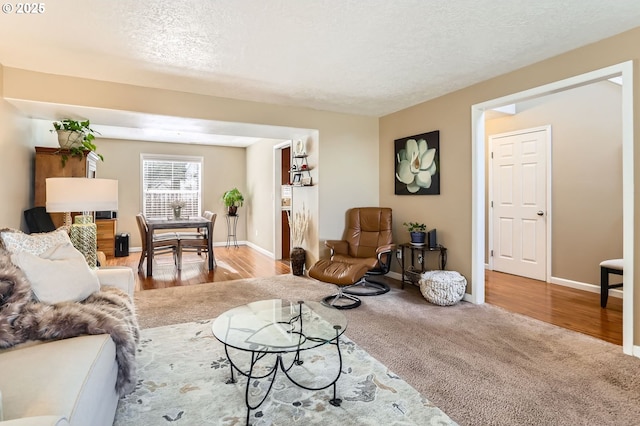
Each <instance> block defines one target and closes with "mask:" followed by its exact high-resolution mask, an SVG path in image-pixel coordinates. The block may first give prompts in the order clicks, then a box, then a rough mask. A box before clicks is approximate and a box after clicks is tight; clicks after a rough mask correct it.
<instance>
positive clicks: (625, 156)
mask: <svg viewBox="0 0 640 426" xmlns="http://www.w3.org/2000/svg"><path fill="white" fill-rule="evenodd" d="M617 76H622V212H623V219H622V228H623V243H622V245H623V268H624V272H625V273H624V275H623V284H624V287H623V301H622V351H623V352H624V353H625V354H627V355H634V353H633V352H634V345H633V337H634V330H633V328H634V321H633V319H634V311H633V308H634V300H633V294H634V291H633V290H634V289H633V284H634V281H633V277H634V250H633V243H634V240H635V229H634V217H635V214H634V213H635V208H634V202H635V200H634V170H633V165H634V155H633V137H634V134H633V126H634V123H633V61H626V62H623V63H619V64H615V65H611V66H609V67H605V68H601V69H598V70H595V71H591V72H588V73H584V74H580V75H578V76H574V77H570V78H567V79H564V80H560V81H556V82H553V83H549V84H545V85H543V86H539V87H535V88H533V89H528V90H524V91H521V92H517V93H513V94H510V95H507V96H503V97H500V98H496V99H492V100H488V101H485V102H481V103H478V104H474V105H472V106H471V169H472V170H471V173H472V181H471V182H472V183H471V186H472V189H471V198H472V200H471V202H472V207H471V291H472V294H471V295H470V297H468V300H470V301H471V302H473V303H477V304H481V303H484V300H485V297H484V296H485V280H484V250H485V152H486V148H485V127H484V120H485V111H487V110H489V109H492V108H497V107H501V106H505V105H509V104H512V103H517V102H522V101H525V100H529V99H533V98H538V97H542V96H546V95H550V94H553V93H557V92H562V91H565V90H569V89H572V88H575V87H580V86H584V85H587V84H591V83H595V82H597V81H602V80H606V79H609V78H611V77H617ZM637 352H638V353H636V354H635V355H636V356H638V357H640V347H639V349H638V351H637Z"/></svg>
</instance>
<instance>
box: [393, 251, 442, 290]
mask: <svg viewBox="0 0 640 426" xmlns="http://www.w3.org/2000/svg"><path fill="white" fill-rule="evenodd" d="M400 249H401V250H402V288H404V283H405V281H406V277H407V272H408V271H410V272H416V269H415V253H416V252H418V253H419V256H418V262H419V263H420V271H419V272H420V273H422V272H424V271H425V269H424V258H425V255H426V254H427V253H432V252H438V255H439V261H440V269H443V270H444V268H445V266H447V248H446V247H444V246H442V245H438V246H436V247H429V246H427V245H416V244H411V243H404V244H400ZM405 251H408V252H409V253H410V256H411V266H410V267H409V266H407V267H405V259H406V258H407V256H406V255H405ZM409 268H411V269H409Z"/></svg>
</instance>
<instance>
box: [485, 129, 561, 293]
mask: <svg viewBox="0 0 640 426" xmlns="http://www.w3.org/2000/svg"><path fill="white" fill-rule="evenodd" d="M537 132H545V133H546V136H547V139H546V145H545V147H544V152H545V156H546V159H545V168H546V173H545V192H546V196H545V198H546V199H545V214H544V216H545V233H546V238H545V240H546V241H545V248H544V249H545V271H544V273H545V277H544V280H545V282H550V280H551V227H552V218H551V212H552V208H551V200H552V198H551V186H552V185H551V183H552V182H553V176H552V174H551V172H552V167H551V165H552V164H551V161H552V158H551V153H552V151H551V145H552V143H551V137H552V134H551V125H550V124H547V125H545V126H538V127H531V128H528V129H520V130H514V131H512V132H506V133H496V134H495V135H488V136H487V141H488V149H487V151H486V154H485V158H486V157H489V158H488V160H489V161H488V163H489V173H488V175H489V182H488V186H487V188H488V189H489V197H488V198H489V202H491V201H493V180H494V179H495V177H494V175H493V158H491V156H489V153H490V152H491V142H492V141H491V139H492V138H498V137H508V136H515V135H521V134H524V133H537ZM487 211H488V212H489V220H488V225H489V226H488V230H487V232H488V234H489V235H488V244H487V248H488V250H489V253H491V250H493V249H494V248H493V244H494V238H493V219H494V218H493V212H494V210H493V206H491V204H490V205H489V208H488V209H487ZM485 254H486V253H485ZM487 259H488V260H489V261H488V266H489V270H491V271H493V256H491V255H489V256H487Z"/></svg>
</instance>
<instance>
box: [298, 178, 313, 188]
mask: <svg viewBox="0 0 640 426" xmlns="http://www.w3.org/2000/svg"><path fill="white" fill-rule="evenodd" d="M300 183H301V184H302V186H311V176H306V177H303V178H302V180H301V181H300Z"/></svg>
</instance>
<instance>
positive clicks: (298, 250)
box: [291, 247, 307, 276]
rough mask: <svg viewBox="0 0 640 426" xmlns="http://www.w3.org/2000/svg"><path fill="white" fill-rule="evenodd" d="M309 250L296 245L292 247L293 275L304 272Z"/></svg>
mask: <svg viewBox="0 0 640 426" xmlns="http://www.w3.org/2000/svg"><path fill="white" fill-rule="evenodd" d="M306 255H307V252H306V251H305V250H304V249H303V248H302V247H294V248H293V249H291V273H292V274H293V275H298V276H300V275H303V274H304V262H305V260H306Z"/></svg>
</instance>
